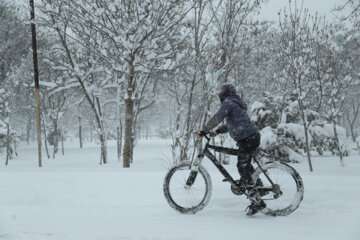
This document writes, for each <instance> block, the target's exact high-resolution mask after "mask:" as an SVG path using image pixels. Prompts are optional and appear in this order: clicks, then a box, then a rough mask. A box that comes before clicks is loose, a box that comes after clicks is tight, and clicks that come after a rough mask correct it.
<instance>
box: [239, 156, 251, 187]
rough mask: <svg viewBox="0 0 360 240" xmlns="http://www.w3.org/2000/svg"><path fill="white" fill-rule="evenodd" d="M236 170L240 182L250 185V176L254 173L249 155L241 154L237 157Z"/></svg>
mask: <svg viewBox="0 0 360 240" xmlns="http://www.w3.org/2000/svg"><path fill="white" fill-rule="evenodd" d="M237 169H238V171H239V174H240V177H241V181H242V182H244V183H247V184H248V183H251V175H252V174H253V173H254V172H255V169H254V167H253V166H252V164H251V155H250V154H241V155H239V156H238V162H237Z"/></svg>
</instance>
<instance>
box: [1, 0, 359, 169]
mask: <svg viewBox="0 0 360 240" xmlns="http://www.w3.org/2000/svg"><path fill="white" fill-rule="evenodd" d="M356 3H357V2H356V1H348V2H346V1H344V6H342V7H339V8H338V9H337V10H336V11H337V12H338V13H339V14H341V13H343V12H348V11H345V10H344V9H345V8H346V9H348V8H350V9H352V10H353V11H351V16H350V15H348V16H347V17H344V18H340V20H333V21H331V20H329V19H325V18H324V17H322V16H319V15H318V14H315V13H311V12H309V11H308V10H307V9H303V8H302V7H301V4H298V3H297V2H293V1H291V2H290V3H289V6H288V7H286V8H285V9H283V10H281V12H280V13H279V21H278V22H266V21H260V20H259V19H260V18H259V11H260V9H261V7H262V6H263V1H261V0H260V1H259V0H229V1H225V0H220V1H214V0H187V1H177V0H171V1H168V0H149V1H147V0H146V1H144V0H139V1H137V0H135V1H125V0H81V1H71V0H41V1H39V3H38V5H37V6H36V7H37V12H38V16H37V22H36V23H37V25H38V29H39V35H40V36H39V37H40V39H39V48H40V49H39V52H40V53H39V54H40V56H39V59H40V79H41V95H42V127H43V134H44V143H45V145H44V146H45V149H46V152H47V155H48V157H54V158H55V156H56V154H57V153H58V151H59V149H60V148H61V143H62V142H63V141H65V140H66V138H67V137H70V136H76V137H77V138H78V139H79V146H80V147H82V146H83V144H84V142H86V141H88V140H89V138H91V139H95V138H97V142H98V143H99V145H100V149H101V151H100V152H101V156H100V163H101V164H104V163H107V161H108V156H107V155H108V153H107V140H109V139H114V140H116V141H117V149H118V150H117V153H118V156H117V158H118V160H119V161H122V162H123V165H124V167H129V166H130V164H131V163H132V161H133V159H134V157H133V156H134V151H135V153H136V150H137V149H136V139H137V138H139V137H141V136H142V135H150V134H156V135H161V136H163V137H170V138H171V139H172V152H173V158H174V160H184V159H189V158H191V157H193V156H194V155H193V148H191V145H192V143H193V137H194V136H193V132H194V131H196V130H197V129H201V128H202V126H203V124H204V123H205V122H206V121H207V119H208V118H209V115H211V113H213V112H214V111H215V109H216V108H217V106H218V99H217V96H216V89H217V88H218V86H220V85H221V84H223V83H233V84H234V85H235V86H236V87H237V89H238V91H239V93H241V95H242V97H243V98H244V99H245V101H246V102H247V103H248V104H249V109H252V110H253V111H254V112H252V114H255V116H254V119H255V118H256V120H259V121H260V119H261V118H260V117H264V116H265V115H264V116H256V114H260V115H261V114H264V112H267V113H270V112H272V113H271V114H273V117H274V119H272V120H271V121H268V120H266V121H265V122H267V123H266V124H265V125H264V126H262V127H261V128H262V129H268V128H269V127H270V128H271V127H272V130H271V131H272V132H274V131H276V132H278V130H279V126H281V124H284V123H293V124H297V126H300V127H301V131H302V132H303V136H304V138H303V140H304V141H303V142H302V143H301V144H300V143H297V144H295V145H296V146H294V144H290V145H291V146H292V149H291V151H295V152H296V151H298V149H302V151H300V152H299V151H298V152H299V153H302V154H307V157H308V160H309V163H310V164H311V161H310V159H311V150H312V149H314V148H315V149H316V150H317V151H321V150H320V148H319V146H317V147H316V146H315V145H316V144H315V145H314V141H315V140H314V130H313V129H314V127H315V126H317V127H318V126H319V124H320V123H319V122H322V124H323V125H322V126H324V124H326V126H327V127H328V126H332V132H333V135H334V136H332V137H329V136H327V137H328V138H331V144H332V145H331V144H330V143H329V141H330V140H329V139H328V140H329V141H328V143H326V144H328V145H331V146H332V147H329V148H331V151H333V152H334V154H339V155H340V158H341V161H342V157H343V153H344V151H343V149H342V144H341V143H340V141H341V140H340V137H339V135H342V130H341V129H342V128H341V127H340V125H342V126H343V127H346V128H347V130H348V135H350V136H351V138H352V140H353V141H356V140H357V136H358V134H359V132H358V126H359V115H360V114H359V109H360V101H359V94H360V85H359V70H358V68H357V66H358V64H359V59H360V58H359V55H360V52H359V48H358V41H359V38H360V36H359V35H358V34H357V33H358V24H357V23H358V22H359V18H358V16H359V12H360V10H359V8H358V5H356ZM0 8H1V10H0V17H1V18H2V19H4V20H3V21H1V22H0V27H1V32H2V33H1V36H0V37H1V38H4V39H2V42H4V43H5V44H3V45H2V46H1V48H0V52H1V56H5V57H2V58H1V59H0V63H1V68H0V70H1V75H0V76H1V79H0V91H3V92H5V93H6V94H1V98H0V101H1V103H0V104H1V106H2V108H4V110H3V109H1V118H0V125H1V126H0V128H1V132H0V134H2V135H4V136H9V135H13V136H14V137H13V138H14V140H15V139H16V137H15V136H17V139H20V140H22V141H27V142H29V141H30V140H31V136H32V131H33V130H32V129H33V126H32V125H34V124H33V101H32V87H33V85H32V80H31V74H32V72H31V71H32V69H31V61H30V55H31V52H30V51H29V44H30V43H29V39H30V38H29V31H28V25H27V24H28V22H27V17H24V16H22V15H21V14H19V13H17V12H16V11H13V10H12V7H9V6H7V5H6V4H3V5H1V6H0ZM348 22H350V23H351V24H348ZM350 25H351V27H349V26H350ZM3 32H4V33H7V34H8V35H6V34H3ZM11 34H12V35H11ZM4 51H8V52H4ZM264 92H266V94H267V96H273V98H272V99H273V100H272V101H274V102H270V103H269V104H270V105H272V106H271V107H270V106H269V105H267V103H266V101H269V99H270V98H264V97H263V96H264ZM275 99H277V100H276V101H275ZM289 99H292V103H291V104H290V105H289ZM251 105H253V106H252V107H251ZM290 106H292V107H291V108H290ZM286 109H287V110H286ZM289 109H292V110H294V109H296V114H295V115H296V120H286V119H285V120H284V116H285V115H289V116H290V115H291V114H289V113H286V111H288V112H289V111H290V110H289ZM285 110H286V111H285ZM261 111H262V113H261ZM294 111H295V110H294ZM271 114H268V115H267V116H270V115H271ZM315 115H316V119H317V120H318V121H315V120H314V119H309V118H311V117H313V116H315ZM289 116H288V117H289ZM315 122H317V124H318V125H316V124H315ZM258 124H260V123H258ZM261 124H263V123H261ZM15 130H16V131H15ZM268 130H269V129H268ZM268 130H267V131H268ZM319 131H320V130H319ZM339 131H340V132H339ZM11 132H14V133H13V134H12V133H11ZM145 133H146V134H145ZM86 137H87V138H88V140H87V139H86ZM4 139H10V138H8V137H7V138H4ZM224 140H225V139H224V138H222V139H221V140H220V143H223V142H224ZM287 140H289V139H287ZM287 140H286V141H287ZM323 140H324V139H323ZM323 140H322V141H323ZM11 141H13V140H11ZM324 141H325V140H324ZM5 142H10V140H9V141H8V140H6V141H5ZM326 144H325V143H323V145H326ZM5 145H6V144H5ZM7 145H9V144H7ZM323 145H322V146H323ZM314 146H315V147H314ZM333 146H335V147H333ZM329 148H327V149H329ZM8 151H9V150H8ZM64 151H65V150H64V149H63V148H62V153H63V154H64ZM139 151H141V150H140V149H139ZM287 153H289V151H288V152H287Z"/></svg>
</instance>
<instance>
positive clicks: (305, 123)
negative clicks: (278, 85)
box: [298, 99, 313, 172]
mask: <svg viewBox="0 0 360 240" xmlns="http://www.w3.org/2000/svg"><path fill="white" fill-rule="evenodd" d="M298 105H299V109H300V112H301V118H302V121H303V127H304V133H305V151H306V156H307V159H308V164H309V170H310V172H312V171H313V166H312V162H311V154H310V143H309V131H308V125H307V117H306V114H305V112H304V107H303V104H302V101H301V99H298Z"/></svg>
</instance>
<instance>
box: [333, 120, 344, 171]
mask: <svg viewBox="0 0 360 240" xmlns="http://www.w3.org/2000/svg"><path fill="white" fill-rule="evenodd" d="M332 122H333V129H334V137H335V141H336V147H337V150H338V153H339V158H340V165H341V166H342V167H344V166H345V164H344V159H343V152H342V149H341V146H340V141H339V135H338V133H337V129H336V121H335V120H333V121H332Z"/></svg>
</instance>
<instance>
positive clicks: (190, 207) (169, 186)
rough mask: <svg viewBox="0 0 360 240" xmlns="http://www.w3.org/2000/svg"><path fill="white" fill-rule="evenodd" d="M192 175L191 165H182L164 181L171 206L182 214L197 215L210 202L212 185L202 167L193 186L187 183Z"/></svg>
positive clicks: (176, 167)
mask: <svg viewBox="0 0 360 240" xmlns="http://www.w3.org/2000/svg"><path fill="white" fill-rule="evenodd" d="M190 174H191V163H189V162H186V163H181V164H179V165H177V166H175V167H173V168H171V169H170V170H169V172H168V173H167V174H166V176H165V180H164V186H163V190H164V195H165V198H166V200H167V202H168V203H169V205H170V206H171V207H172V208H173V209H175V210H176V211H178V212H180V213H192V214H195V213H197V212H198V211H200V210H202V209H203V208H204V207H205V206H206V205H207V204H208V203H209V201H210V197H211V190H212V183H211V178H210V175H209V173H208V172H207V171H206V170H205V168H203V167H202V166H200V167H199V171H198V173H197V175H196V178H195V181H194V182H193V184H192V185H191V186H187V185H186V182H187V180H188V178H189V176H190Z"/></svg>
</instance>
